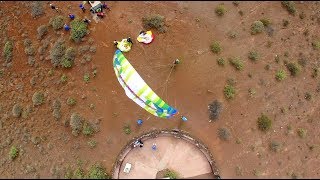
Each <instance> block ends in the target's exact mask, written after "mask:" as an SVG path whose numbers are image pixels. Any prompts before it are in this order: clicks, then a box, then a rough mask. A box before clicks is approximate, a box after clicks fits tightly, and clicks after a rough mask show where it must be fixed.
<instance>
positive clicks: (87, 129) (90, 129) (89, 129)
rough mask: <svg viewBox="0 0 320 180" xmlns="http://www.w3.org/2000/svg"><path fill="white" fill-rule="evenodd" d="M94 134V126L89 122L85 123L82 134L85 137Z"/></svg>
mask: <svg viewBox="0 0 320 180" xmlns="http://www.w3.org/2000/svg"><path fill="white" fill-rule="evenodd" d="M93 133H94V128H93V127H92V125H91V124H90V123H89V122H85V123H84V124H83V129H82V134H84V135H85V136H91V135H93Z"/></svg>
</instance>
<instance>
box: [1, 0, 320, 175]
mask: <svg viewBox="0 0 320 180" xmlns="http://www.w3.org/2000/svg"><path fill="white" fill-rule="evenodd" d="M53 3H54V4H56V5H57V7H59V8H60V10H61V11H62V13H61V14H62V15H64V16H65V17H67V14H69V13H70V12H73V13H74V14H76V16H80V17H83V16H84V15H85V16H87V17H89V16H90V15H89V12H87V13H85V14H84V13H82V11H81V10H80V9H79V7H78V4H79V3H80V2H53ZM108 4H109V5H110V8H111V11H110V12H107V15H106V17H105V18H104V19H103V20H102V21H100V22H98V23H95V22H92V23H91V24H90V25H89V27H90V35H88V37H87V38H93V39H94V40H95V42H94V45H96V46H97V52H96V53H95V54H94V55H92V56H93V58H92V61H91V62H88V63H86V64H85V65H82V64H80V61H81V56H80V55H78V56H77V58H76V61H75V66H74V67H73V68H72V69H70V70H62V69H61V68H58V69H55V74H54V76H52V77H48V76H47V72H48V71H49V69H50V68H51V67H52V65H51V63H50V60H43V61H40V60H39V55H38V54H37V55H36V64H38V67H37V68H35V67H32V68H31V67H29V65H27V63H26V62H27V55H25V54H24V45H23V40H24V39H25V38H23V37H21V34H22V33H20V32H19V31H22V32H28V35H29V36H28V37H29V38H30V39H31V40H32V42H33V44H34V45H35V46H36V50H37V49H38V47H39V45H38V43H39V41H37V39H36V34H37V32H36V28H37V27H38V26H40V25H42V24H47V23H48V22H49V19H50V17H53V16H54V15H57V14H59V13H57V12H55V11H52V10H51V9H50V7H49V5H48V4H45V9H46V13H45V15H43V16H41V17H39V18H37V19H36V20H34V19H33V18H32V17H31V14H30V12H29V11H28V10H27V9H26V7H25V6H24V5H21V3H19V2H1V3H0V9H1V10H2V11H7V13H5V14H3V15H1V20H3V19H5V18H6V17H10V19H9V26H8V37H11V38H14V42H15V43H14V45H15V48H14V51H13V60H12V62H13V64H12V67H11V68H4V67H3V68H4V69H5V76H4V77H2V78H0V82H1V83H0V87H1V93H0V103H1V104H0V105H1V107H2V111H0V118H2V119H1V123H2V127H1V131H2V133H3V135H2V136H1V138H0V142H1V144H4V143H5V142H6V141H7V140H9V138H11V139H12V140H13V141H12V143H9V144H10V145H8V146H5V147H2V148H1V151H0V154H1V159H0V160H1V161H0V165H1V166H0V174H1V177H3V178H19V177H21V178H22V177H23V178H26V177H41V178H48V177H60V178H62V177H63V176H64V170H63V169H64V168H65V167H67V166H68V165H70V166H72V167H76V163H77V160H79V159H81V160H83V161H84V164H83V166H84V168H85V169H86V168H87V167H88V166H89V165H91V164H93V163H94V162H97V161H101V162H103V165H104V166H105V167H106V168H107V169H108V170H111V167H112V163H114V161H115V159H116V157H117V154H118V153H119V151H120V150H121V148H122V147H123V146H124V145H125V144H126V142H127V141H128V140H129V139H131V138H132V137H134V136H137V135H139V134H141V133H142V132H147V131H149V130H151V129H155V128H159V129H160V128H175V127H179V128H181V129H183V130H186V131H188V132H190V133H191V134H193V135H194V136H196V137H198V138H199V139H201V140H202V141H203V142H204V143H205V144H206V145H207V146H208V147H209V148H210V150H211V151H212V154H213V155H214V157H215V159H216V162H217V166H218V167H219V171H220V175H221V177H222V178H236V177H238V178H239V177H248V178H253V177H255V175H254V169H256V172H260V173H256V175H260V177H264V178H267V177H269V178H270V177H278V178H288V177H291V175H292V173H294V174H295V175H297V176H298V177H303V178H308V177H309V178H310V177H311V178H312V177H313V178H314V177H318V176H319V172H320V169H319V166H318V165H319V143H320V141H319V138H316V137H318V136H319V133H318V128H319V125H320V123H319V122H320V121H319V120H318V119H319V117H320V111H319V110H320V109H319V107H320V106H319V105H320V104H319V101H318V100H319V92H317V91H316V87H317V86H318V84H319V77H318V78H311V72H312V67H314V66H319V62H318V61H319V57H320V53H319V52H320V51H319V50H318V51H317V50H314V49H313V48H312V46H311V42H313V41H314V40H316V39H317V38H318V39H319V37H320V31H317V29H318V27H319V23H318V22H317V18H318V21H319V19H320V17H319V12H317V11H318V9H319V4H318V3H316V2H304V3H303V4H301V3H299V2H296V7H297V10H298V13H300V12H302V11H303V12H304V13H305V14H306V17H305V18H304V19H303V20H301V19H300V18H299V15H296V16H291V15H289V14H288V12H287V11H286V10H285V9H284V8H283V7H281V3H280V2H250V3H249V2H240V5H239V6H238V7H235V6H234V5H233V4H232V2H225V7H226V9H227V12H226V14H225V15H224V16H223V17H218V16H217V15H216V14H215V13H214V8H215V7H216V6H217V5H218V4H219V2H109V3H108ZM68 5H71V9H69V10H68ZM12 7H14V10H13V11H9V10H11V9H12ZM17 10H20V11H21V14H20V15H18V14H17V13H16V11H17ZM239 10H242V11H243V12H244V16H240V15H239V13H238V11H239ZM153 13H157V14H160V15H163V16H165V18H166V24H167V25H168V31H167V32H166V33H163V34H159V33H158V32H157V31H153V32H154V34H155V40H154V42H152V43H151V44H150V45H144V44H138V42H137V41H136V40H135V38H136V37H137V35H138V33H139V32H140V31H141V30H142V29H143V28H142V24H141V18H142V17H144V16H145V15H148V14H153ZM313 16H314V18H313V20H312V17H313ZM264 17H267V18H269V19H271V21H272V27H273V28H274V29H275V31H274V35H273V36H272V37H269V36H268V35H267V34H266V33H265V32H263V33H261V34H258V35H255V36H253V35H251V34H250V25H251V23H252V22H253V21H255V20H259V19H261V18H264ZM196 19H198V21H196ZM283 19H287V20H289V22H290V24H289V26H288V28H282V20H283ZM129 20H131V21H132V23H129ZM19 23H21V24H22V25H20V24H19ZM306 28H307V29H308V30H309V32H310V33H309V34H310V35H308V37H306V36H305V35H304V34H303V32H304V30H305V29H306ZM49 29H50V30H49V36H51V37H52V39H53V40H54V41H53V42H52V43H54V42H55V40H56V38H57V37H59V36H60V35H57V34H55V33H54V32H53V30H52V28H49ZM230 30H235V31H237V33H238V35H237V37H236V38H235V39H229V38H228V36H227V33H228V32H229V31H230ZM60 31H61V32H63V34H62V35H61V36H62V37H65V38H66V39H67V38H69V35H68V33H66V32H64V31H63V30H60ZM1 35H2V34H1ZM47 36H48V35H47ZM128 36H130V37H132V38H133V39H134V40H135V41H134V42H135V43H134V45H133V47H132V49H131V51H130V52H128V53H126V54H125V56H126V57H127V59H128V60H129V61H130V63H131V64H132V65H133V66H134V67H135V69H136V70H137V71H138V72H139V74H140V75H141V77H142V78H143V79H144V80H145V81H146V82H147V84H148V85H149V86H150V87H151V88H152V89H153V90H154V91H155V92H156V93H157V94H158V95H159V96H160V97H162V98H163V99H164V100H165V101H166V102H167V103H168V104H170V105H172V106H174V107H176V108H177V109H178V110H179V111H180V114H182V115H185V116H186V117H187V118H188V121H187V122H186V123H183V124H181V120H180V119H179V117H174V118H172V119H169V120H166V119H159V118H156V117H153V116H151V115H150V114H148V112H146V111H144V110H143V109H141V108H140V107H139V106H138V105H136V104H135V103H134V102H133V101H132V100H130V99H129V98H127V96H126V95H125V93H124V90H123V89H122V87H121V86H120V84H119V83H118V81H117V79H116V77H115V74H114V70H113V67H112V58H113V53H114V51H115V48H114V47H113V44H112V42H113V40H116V39H117V40H121V39H122V38H125V37H128ZM281 38H284V39H287V40H286V41H284V40H281ZM307 39H308V41H307ZM3 40H4V36H2V38H1V43H2V41H3ZM213 40H217V41H220V43H221V44H222V47H223V50H222V52H221V54H219V55H215V54H213V53H212V52H211V51H210V50H209V46H210V44H211V42H212V41H213ZM268 41H272V42H273V44H272V46H271V47H270V48H268V47H266V44H267V42H268ZM70 44H72V45H73V46H75V47H78V46H79V45H76V44H75V43H70ZM85 44H88V42H86V41H85V42H81V43H80V45H85ZM2 45H3V44H2ZM2 47H3V46H2ZM252 49H255V50H257V51H258V52H259V54H260V55H261V58H260V59H259V60H258V62H257V63H252V62H250V60H248V58H247V53H248V52H249V51H250V50H252ZM286 51H287V52H288V53H289V58H288V60H289V61H297V59H298V58H299V53H303V54H304V56H306V57H307V60H308V61H307V65H306V67H304V68H302V72H301V73H300V74H299V75H298V76H297V77H291V76H289V72H288V71H287V74H288V77H287V79H286V80H284V81H283V82H277V81H276V80H275V78H274V76H275V72H276V71H277V70H278V69H280V68H282V69H285V70H286V67H285V66H284V65H283V60H284V59H285V57H284V56H283V54H284V52H286ZM277 54H278V55H281V63H280V64H277V63H276V62H275V61H274V57H275V55H277ZM48 55H49V53H48V51H47V54H46V55H45V57H46V56H48ZM232 56H239V57H241V58H242V60H243V61H244V64H245V65H244V70H243V71H240V72H238V71H236V70H234V68H233V67H231V66H230V65H228V64H226V65H225V67H220V66H218V65H217V63H216V59H217V58H218V57H224V58H225V59H227V58H228V57H232ZM1 58H2V57H1ZM176 58H179V59H181V60H182V63H181V64H179V65H178V67H177V69H176V70H175V71H174V72H173V73H172V74H171V77H170V81H169V84H168V87H167V90H164V88H160V87H161V84H163V83H164V82H165V79H166V77H167V75H168V73H169V70H170V69H169V68H168V69H165V68H163V67H157V66H159V65H166V64H169V63H171V62H172V61H173V60H175V59H176ZM2 59H3V58H2ZM1 62H3V61H1ZM267 64H269V65H271V68H270V70H269V71H267V70H265V69H264V67H265V65H267ZM94 67H97V70H98V74H97V77H95V78H91V80H90V82H89V83H88V84H86V83H85V82H84V81H83V75H84V73H85V72H89V73H91V72H92V70H93V68H94ZM1 68H2V67H1ZM1 68H0V69H1ZM36 70H38V71H39V72H41V73H43V76H44V79H43V80H37V81H36V82H37V84H36V85H35V86H34V87H32V86H31V85H30V83H29V81H30V79H31V78H32V76H33V75H34V73H36ZM8 72H11V75H8ZM14 73H15V74H16V75H17V76H16V77H15V76H14V75H13V74H14ZM62 73H65V74H67V75H68V77H69V81H68V83H67V84H66V85H61V84H60V85H57V84H56V82H58V81H59V80H60V77H61V74H62ZM248 73H251V74H252V78H249V77H248ZM228 78H234V79H235V80H236V82H237V83H236V89H237V94H236V97H235V99H233V100H230V101H228V100H226V99H225V97H224V94H223V88H224V86H225V85H226V80H227V79H228ZM38 79H39V78H38ZM44 82H45V83H46V84H47V87H43V86H42V85H43V83H44ZM19 84H23V85H24V88H23V90H22V91H17V89H16V88H17V85H19ZM249 88H254V89H255V90H256V92H257V93H256V94H255V95H254V97H252V98H250V97H249V95H248V89H249ZM207 90H210V91H211V93H210V92H208V91H207ZM2 91H3V92H2ZM35 91H43V92H45V94H46V102H45V104H43V105H41V106H39V107H35V108H34V111H33V112H32V113H31V114H30V116H29V117H28V118H26V119H23V118H20V119H17V118H14V117H12V115H11V114H12V113H11V110H12V106H13V105H14V103H16V102H19V103H21V105H23V106H24V107H26V105H31V106H32V101H31V99H32V95H33V93H34V92H35ZM306 92H310V93H311V94H312V99H311V101H307V100H306V99H304V94H305V93H306ZM82 96H85V97H86V98H84V99H82V98H81V97H82ZM68 97H75V98H76V99H77V105H76V106H75V107H68V105H66V103H65V102H66V99H67V98H68ZM56 98H60V99H61V102H62V108H61V109H62V118H61V120H60V121H56V120H54V118H53V116H52V111H51V104H52V100H54V99H56ZM215 99H218V100H219V101H221V102H222V104H223V111H222V113H221V115H220V117H219V120H217V121H216V122H211V123H209V122H208V121H209V118H208V110H207V109H208V107H207V106H208V104H209V103H211V102H212V101H213V100H215ZM91 103H92V104H94V105H95V109H94V110H90V108H89V105H90V104H91ZM281 107H285V108H287V109H288V108H289V107H291V109H290V110H289V109H288V110H287V111H286V113H281V111H280V108H281ZM72 112H79V113H80V114H81V115H83V116H84V117H85V118H86V119H87V120H89V121H92V122H95V121H98V120H97V119H99V118H101V122H100V125H99V126H100V132H99V133H97V134H95V135H94V136H93V137H92V138H87V137H84V136H83V135H80V136H78V137H74V136H73V135H72V134H71V129H70V127H64V126H63V124H62V121H63V120H64V119H68V118H70V115H71V113H72ZM113 113H117V114H118V115H117V116H115V115H114V114H113ZM261 113H265V114H267V115H268V116H269V117H271V118H272V119H273V126H272V129H271V130H270V131H269V132H267V133H262V132H260V131H259V130H258V129H257V125H256V121H257V118H258V117H259V115H260V114H261ZM6 114H8V115H9V118H8V119H4V117H5V116H6ZM148 117H150V118H149V119H148ZM139 118H141V119H143V120H145V121H144V124H143V126H142V127H141V128H140V129H138V128H136V120H137V119H139ZM147 119H148V120H147ZM126 123H127V124H130V125H131V127H132V133H131V134H130V135H126V134H125V133H124V132H123V126H124V125H125V124H126ZM288 125H291V126H292V129H293V133H292V134H289V135H286V134H285V132H286V129H287V126H288ZM222 126H224V127H228V128H229V129H230V130H231V134H232V136H231V139H230V140H229V141H227V142H223V141H220V140H219V138H218V137H217V128H219V127H222ZM298 128H304V129H306V130H307V131H308V132H307V137H306V138H304V139H300V138H299V137H298V135H297V133H296V130H297V129H298ZM27 131H28V132H27ZM28 134H30V135H31V137H35V136H39V137H42V139H43V140H42V141H41V142H40V144H39V145H34V144H33V143H32V142H30V141H28V143H24V142H23V141H22V138H23V136H27V135H28ZM237 138H239V139H241V142H242V143H241V144H237V143H236V139H237ZM89 139H95V140H96V141H97V147H96V148H95V149H90V148H89V146H88V145H87V142H88V140H89ZM272 140H277V141H279V142H280V143H282V144H283V147H282V150H281V151H280V152H278V153H274V152H271V151H270V150H269V149H268V148H269V142H270V141H272ZM48 144H51V145H52V146H53V148H52V149H50V148H49V146H50V145H48ZM11 145H17V146H19V145H21V147H22V149H23V151H24V152H22V153H21V154H20V155H19V157H18V158H17V159H16V160H14V161H12V162H11V161H10V160H8V152H9V149H10V147H11ZM77 146H78V147H80V148H77ZM252 146H254V147H255V148H254V149H253V150H252V148H251V147H252ZM310 146H313V147H314V148H313V150H310V149H311V148H310ZM27 165H29V166H32V167H34V168H35V169H36V171H35V172H31V173H26V172H25V169H26V167H27ZM237 166H239V167H240V168H241V169H242V176H239V174H238V175H237V174H236V170H235V169H236V167H237ZM54 169H56V171H55V170H54Z"/></svg>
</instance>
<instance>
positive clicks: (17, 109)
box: [12, 104, 23, 118]
mask: <svg viewBox="0 0 320 180" xmlns="http://www.w3.org/2000/svg"><path fill="white" fill-rule="evenodd" d="M22 110H23V109H22V107H21V106H20V105H19V104H15V105H14V106H13V107H12V115H13V117H16V118H18V117H20V116H21V113H22Z"/></svg>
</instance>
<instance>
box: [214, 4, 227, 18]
mask: <svg viewBox="0 0 320 180" xmlns="http://www.w3.org/2000/svg"><path fill="white" fill-rule="evenodd" d="M215 12H216V14H217V15H218V16H223V15H224V14H225V13H226V8H225V7H224V5H223V4H219V5H218V6H217V7H216V9H215Z"/></svg>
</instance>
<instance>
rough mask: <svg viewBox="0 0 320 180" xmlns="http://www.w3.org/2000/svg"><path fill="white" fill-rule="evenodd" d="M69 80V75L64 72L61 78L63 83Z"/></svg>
mask: <svg viewBox="0 0 320 180" xmlns="http://www.w3.org/2000/svg"><path fill="white" fill-rule="evenodd" d="M67 80H68V77H67V75H65V74H63V75H62V76H61V78H60V81H61V82H62V83H66V82H67Z"/></svg>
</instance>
